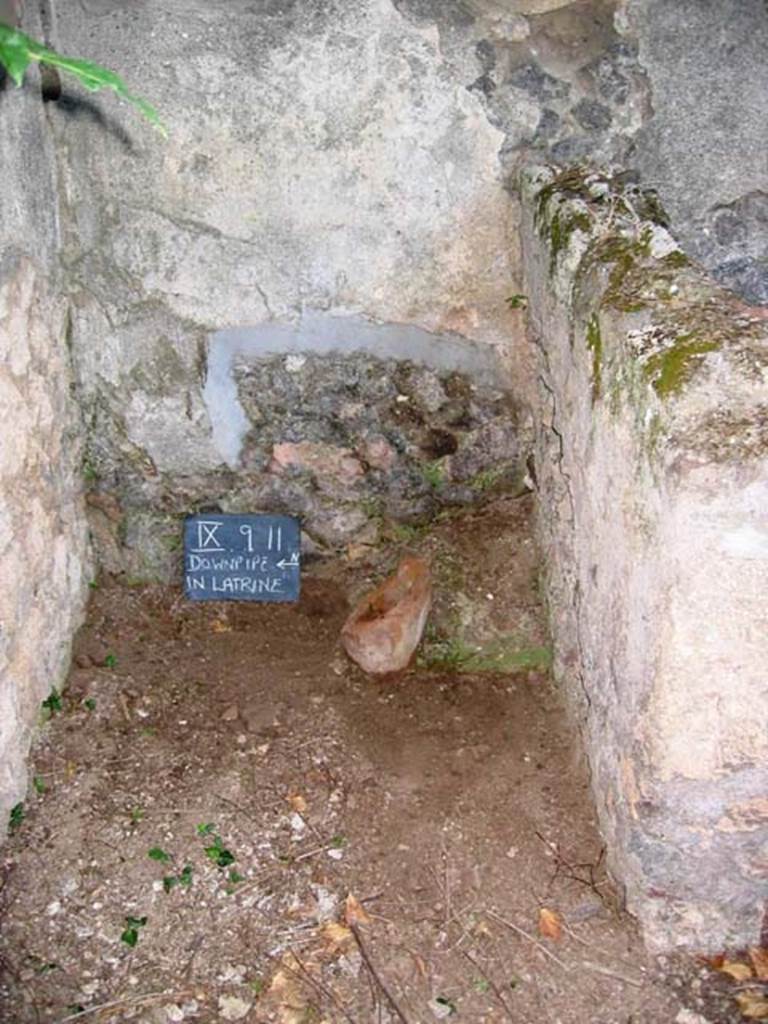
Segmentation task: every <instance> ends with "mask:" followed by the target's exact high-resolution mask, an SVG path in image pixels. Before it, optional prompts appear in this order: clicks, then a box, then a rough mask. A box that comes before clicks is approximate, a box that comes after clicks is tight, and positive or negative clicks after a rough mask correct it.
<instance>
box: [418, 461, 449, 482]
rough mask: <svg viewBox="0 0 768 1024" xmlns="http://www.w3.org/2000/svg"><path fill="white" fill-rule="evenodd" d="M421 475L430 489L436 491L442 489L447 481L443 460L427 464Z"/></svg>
mask: <svg viewBox="0 0 768 1024" xmlns="http://www.w3.org/2000/svg"><path fill="white" fill-rule="evenodd" d="M421 475H422V476H423V477H424V479H425V480H426V482H427V483H428V484H429V486H430V487H432V488H434V489H437V488H438V487H440V486H441V485H442V483H443V481H444V479H445V467H444V466H443V464H442V460H441V459H435V460H434V462H425V463H424V465H423V466H422V467H421Z"/></svg>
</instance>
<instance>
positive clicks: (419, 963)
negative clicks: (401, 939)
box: [410, 950, 429, 981]
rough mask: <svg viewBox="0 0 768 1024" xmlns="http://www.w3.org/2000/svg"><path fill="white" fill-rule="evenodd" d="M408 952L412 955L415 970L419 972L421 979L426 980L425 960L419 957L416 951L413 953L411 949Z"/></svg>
mask: <svg viewBox="0 0 768 1024" xmlns="http://www.w3.org/2000/svg"><path fill="white" fill-rule="evenodd" d="M410 953H411V956H412V957H413V962H414V963H415V964H416V970H417V971H418V972H419V974H420V975H421V977H422V978H423V980H424V981H426V980H427V979H428V977H429V971H428V970H427V962H426V960H424V958H423V957H420V956H419V954H418V953H414V952H413V950H411V951H410Z"/></svg>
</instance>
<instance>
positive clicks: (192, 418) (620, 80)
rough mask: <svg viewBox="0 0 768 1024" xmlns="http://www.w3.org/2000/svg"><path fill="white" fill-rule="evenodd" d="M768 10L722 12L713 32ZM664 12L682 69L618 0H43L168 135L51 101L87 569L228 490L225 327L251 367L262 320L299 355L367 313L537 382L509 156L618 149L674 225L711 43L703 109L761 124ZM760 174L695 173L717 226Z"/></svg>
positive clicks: (100, 99)
mask: <svg viewBox="0 0 768 1024" xmlns="http://www.w3.org/2000/svg"><path fill="white" fill-rule="evenodd" d="M740 2H741V0H729V3H728V4H727V5H726V7H730V6H733V5H734V4H736V5H737V6H738V4H739V3H740ZM758 2H759V0H750V3H749V4H748V5H746V6H747V7H749V11H748V12H746V13H744V12H742V13H741V14H740V15H739V17H738V18H736V17H734V18H733V19H731V18H730V17H729V16H727V14H725V13H724V14H723V15H722V16H721V22H722V31H723V33H724V35H723V39H724V40H725V41H726V42H727V43H728V46H731V45H734V46H737V45H738V44H739V40H740V39H741V38H742V37H743V36H744V35H745V33H746V32H747V26H748V25H750V24H752V22H754V20H755V17H756V12H755V10H753V9H752V8H753V7H754V6H755V4H757V3H758ZM692 3H693V6H694V7H695V3H694V2H693V0H692ZM675 6H676V8H677V7H680V9H681V13H680V15H679V16H678V17H677V20H676V21H675V25H676V28H675V32H674V33H672V36H673V37H674V39H677V40H683V39H686V40H688V42H687V43H686V45H687V46H688V51H687V52H689V53H690V55H694V54H695V58H694V56H691V59H689V60H687V61H686V62H684V63H681V61H680V59H679V54H678V53H677V52H676V51H675V50H674V47H673V46H670V45H668V44H667V43H665V39H667V36H665V34H664V32H665V26H666V27H669V26H668V20H669V18H670V17H672V16H671V15H670V14H669V10H668V8H669V5H668V4H667V5H665V4H663V3H653V4H650V5H646V7H647V9H646V8H645V7H643V5H640V4H635V3H634V2H633V0H626V2H622V3H618V2H614V0H572V2H560V0H557V2H556V0H530V2H527V0H519V2H518V0H514V2H513V0H365V2H362V3H361V2H359V0H333V2H331V3H328V2H325V0H323V2H320V0H311V2H306V0H304V2H301V3H298V2H295V0H285V2H281V3H271V2H270V3H265V4H261V5H254V4H252V3H249V2H247V0H236V2H233V3H230V4H228V5H227V6H226V12H225V11H224V10H223V8H222V6H221V5H215V4H214V5H211V4H208V3H204V2H202V0H193V2H181V0H175V2H172V3H165V2H162V3H161V2H160V0H148V2H147V3H144V4H143V5H142V8H141V15H140V17H139V16H138V15H137V14H136V12H135V11H133V10H132V9H131V8H130V5H125V4H124V3H121V2H119V0H93V2H92V3H89V4H88V7H87V10H85V9H83V8H82V6H81V5H76V4H60V5H55V12H56V17H55V18H54V20H53V25H52V32H53V37H54V39H55V41H56V45H57V46H59V48H60V49H62V50H64V51H66V52H72V53H77V54H80V55H82V56H85V57H88V58H91V59H94V60H98V61H99V62H102V63H105V64H107V65H109V66H110V67H113V68H115V69H116V70H117V71H118V72H120V73H122V74H124V75H125V76H126V77H127V78H128V80H129V81H130V83H131V84H132V86H133V87H134V89H135V90H136V91H138V92H140V93H141V94H142V95H144V96H146V97H147V98H149V99H150V100H152V101H153V102H154V103H155V104H156V105H157V106H158V107H159V108H160V110H161V113H162V116H163V118H164V120H165V122H166V123H167V125H168V127H169V129H170V136H169V139H168V140H167V141H166V140H163V139H162V138H161V137H160V136H159V135H158V134H157V133H155V132H153V131H152V129H151V128H149V127H148V126H147V125H145V124H144V123H143V122H141V121H140V120H139V119H138V117H137V115H136V114H135V112H134V111H133V110H132V109H131V108H128V107H126V106H125V105H120V104H119V103H117V102H116V101H115V99H114V97H113V96H111V95H106V96H102V95H101V94H97V95H92V94H83V92H82V91H81V90H79V89H78V87H77V86H76V85H73V84H72V83H69V82H67V81H66V80H65V81H64V82H63V94H62V96H61V99H60V100H59V101H58V103H57V104H55V105H54V104H51V107H52V108H53V109H52V119H53V122H54V124H55V125H56V128H57V132H58V139H59V143H60V148H61V175H62V182H63V193H62V199H63V203H64V211H65V216H64V219H63V222H64V224H65V229H66V233H65V242H66V244H65V262H66V267H67V271H68V275H69V280H70V282H71V284H72V289H73V297H74V303H73V329H72V343H73V355H74V360H75V365H76V374H77V378H78V383H79V387H80V398H81V401H82V405H83V410H84V417H85V420H86V424H87V427H88V438H89V441H88V455H87V475H88V477H89V481H90V485H91V491H92V495H91V497H92V499H93V500H92V501H91V503H90V508H91V510H92V525H93V529H94V532H95V535H96V538H97V546H98V548H99V554H100V558H101V560H102V562H103V563H104V564H106V565H108V566H109V567H110V568H114V567H122V569H123V570H124V571H125V572H127V573H128V574H129V575H130V576H133V577H136V578H141V577H143V576H144V575H145V570H146V565H147V564H152V565H157V564H159V561H158V560H159V559H160V555H161V553H162V552H161V551H159V549H158V546H157V545H155V548H154V549H153V551H152V552H151V553H150V555H149V557H148V558H142V554H141V553H142V549H145V548H146V546H147V544H150V543H151V542H152V538H153V537H159V536H161V535H165V534H168V535H170V534H172V533H173V531H174V530H175V529H176V524H175V520H174V518H173V517H174V516H177V515H178V514H180V513H181V512H188V511H192V510H193V509H194V508H196V507H199V506H200V505H201V504H205V503H207V502H211V501H213V502H218V503H220V496H221V494H222V491H226V490H227V488H228V487H229V484H228V483H227V481H228V480H229V479H231V478H232V474H233V473H236V472H237V471H238V470H239V469H241V468H243V467H241V466H240V465H239V463H238V461H237V459H233V457H232V451H231V449H230V448H228V447H227V446H226V444H225V445H224V447H222V444H221V438H222V436H224V435H225V434H226V432H227V430H229V432H230V435H231V434H232V432H233V431H235V432H236V431H237V430H240V429H241V428H242V429H243V431H244V432H245V433H247V432H248V431H252V430H253V429H255V427H256V426H257V424H256V423H254V422H250V421H248V422H245V423H244V421H243V417H244V416H246V413H245V411H244V409H243V406H242V404H238V403H237V402H235V403H234V404H233V405H232V406H231V407H230V406H226V405H223V404H222V403H221V402H219V404H218V405H215V404H212V403H211V400H210V399H211V395H212V394H213V395H214V397H215V395H216V393H218V395H219V397H220V398H221V396H222V395H230V396H231V395H234V394H236V392H237V385H236V382H235V380H234V377H233V375H232V371H233V368H234V363H232V362H230V363H228V364H227V365H226V374H227V377H226V379H223V378H222V377H221V374H220V371H222V367H224V365H225V363H226V361H227V359H228V353H229V348H228V346H229V344H230V342H229V341H228V340H227V338H228V337H231V335H230V334H228V332H231V331H240V330H245V331H250V332H251V333H250V337H251V338H252V339H253V344H252V345H251V348H250V349H249V350H248V352H247V353H244V354H243V358H245V357H246V356H247V358H248V359H250V360H251V361H252V362H253V365H254V366H256V365H257V364H258V358H259V352H258V351H256V349H255V348H254V347H253V346H254V345H255V344H256V339H258V340H259V341H258V343H259V344H260V345H262V346H263V350H264V352H267V353H276V352H279V351H283V350H284V346H283V342H284V339H285V338H287V337H290V339H291V350H292V351H298V352H302V351H303V352H308V353H310V354H311V353H312V352H315V351H318V349H317V344H318V341H321V342H322V344H323V346H324V347H323V351H328V350H329V347H330V348H332V346H329V344H328V343H329V339H330V340H333V338H334V337H336V338H337V339H338V342H339V346H340V347H344V350H345V351H351V350H353V349H354V347H355V344H354V335H355V333H357V334H358V336H359V338H360V339H361V340H360V345H359V346H358V348H359V349H362V350H367V351H370V349H371V346H372V345H373V344H376V345H380V346H381V347H382V349H383V350H385V351H386V349H387V344H388V339H389V337H390V336H391V332H392V331H395V332H397V331H400V332H402V334H401V336H402V338H403V339H405V338H414V339H415V341H414V343H415V345H416V347H417V348H418V349H422V350H426V349H431V350H438V349H451V348H455V347H456V346H462V345H463V346H465V347H466V349H467V351H468V352H470V353H473V352H476V350H477V348H478V346H483V345H485V346H487V347H488V348H489V349H493V350H494V352H495V353H496V362H497V368H498V381H499V383H500V384H501V385H503V386H504V387H505V388H509V389H511V391H512V392H513V393H514V395H515V396H516V398H517V399H518V401H519V400H521V399H524V398H525V396H526V395H527V394H528V393H529V392H530V390H531V389H532V386H533V375H532V371H531V366H530V361H529V359H528V349H527V347H526V346H525V344H524V316H523V314H522V312H521V311H520V309H519V308H518V309H510V308H508V306H507V304H506V302H505V300H506V299H507V298H508V297H509V296H511V295H514V294H516V293H519V292H520V291H522V290H523V289H522V285H521V273H522V272H521V267H520V258H519V241H518V240H519V231H518V225H519V216H520V211H519V203H518V200H517V197H516V196H515V195H514V190H513V189H512V188H511V187H510V180H511V179H512V178H513V177H514V175H515V174H516V173H517V170H518V168H519V165H520V163H521V161H523V160H525V159H527V158H528V157H529V156H530V154H532V153H533V154H538V156H537V159H538V158H546V159H552V160H554V161H560V162H567V163H571V162H574V161H580V160H589V161H597V162H599V163H602V164H605V165H611V166H620V167H622V168H624V169H626V170H627V173H628V174H629V175H630V176H631V175H634V176H635V177H639V176H641V175H642V176H644V177H645V178H647V179H649V180H650V181H651V182H652V183H653V184H654V185H655V186H657V187H658V189H659V190H660V191H661V193H662V197H663V198H666V197H667V195H668V196H669V199H670V202H671V204H672V209H673V214H674V216H673V220H674V221H675V223H678V222H679V223H681V224H683V225H684V224H685V223H686V222H687V221H691V220H692V210H691V207H690V200H686V202H688V205H685V202H683V201H682V198H683V197H684V196H686V195H688V196H691V195H694V194H698V190H689V191H688V192H687V193H686V192H685V189H684V188H682V187H680V183H679V180H678V178H677V177H676V176H675V175H674V174H672V170H671V169H672V168H673V166H674V165H675V162H676V161H678V159H679V160H680V161H682V162H683V163H685V161H683V157H684V156H685V154H684V153H682V152H681V150H680V146H678V145H677V143H676V142H675V139H677V138H678V137H680V138H687V135H686V133H685V131H683V130H682V126H681V125H680V124H679V123H678V122H677V121H674V117H675V116H676V115H675V111H676V110H677V109H678V106H677V97H678V96H681V97H684V98H685V107H686V109H688V108H689V107H691V104H692V102H693V97H695V96H696V95H699V94H700V93H701V88H700V82H699V79H698V78H697V74H698V71H697V69H698V68H699V67H700V66H707V67H709V66H714V65H713V62H715V61H716V62H717V67H718V69H719V71H718V74H719V76H720V79H722V82H723V83H727V84H728V88H727V89H725V88H724V89H723V90H721V93H722V96H721V100H720V108H719V113H718V117H720V118H724V117H725V116H726V114H725V113H724V111H726V110H727V117H728V118H729V123H732V124H733V125H734V126H736V127H735V129H734V130H736V129H738V133H739V138H747V137H748V136H749V133H750V131H752V129H753V128H754V124H753V122H752V121H751V120H750V119H749V118H746V117H745V116H743V115H742V113H741V107H740V105H739V100H738V90H737V89H735V88H734V83H735V82H736V78H737V76H734V73H733V68H732V65H733V61H731V62H730V65H729V64H728V57H727V54H724V53H721V52H720V50H718V49H717V47H716V46H715V44H714V43H713V41H712V39H713V37H712V35H711V34H707V33H704V32H701V31H698V32H696V34H695V38H693V39H689V34H687V33H686V30H685V25H686V24H687V22H686V21H685V19H686V18H687V19H688V21H689V22H690V24H691V25H692V26H698V27H699V28H701V24H700V19H701V17H702V15H700V14H697V12H696V11H695V10H692V9H691V3H686V4H683V5H675ZM708 6H709V5H708ZM741 6H742V8H743V7H745V5H744V4H742V5H741ZM710 14H711V12H710ZM697 19H699V20H697ZM747 34H748V33H747ZM726 48H727V47H726ZM721 49H722V47H721ZM751 52H752V50H750V53H751ZM681 68H682V69H683V70H684V71H685V74H683V75H681V74H679V71H680V69H681ZM755 89H758V90H759V87H758V86H755ZM750 95H752V91H750ZM721 108H722V109H721ZM750 109H751V108H750ZM697 124H698V125H699V127H700V138H699V139H698V143H697V145H698V150H702V151H703V152H706V153H707V154H708V155H710V156H711V159H710V160H709V162H708V165H707V166H708V168H709V170H708V172H707V177H708V181H709V182H710V183H716V182H718V181H720V180H726V178H727V180H728V181H732V176H728V175H726V173H725V171H726V169H727V156H726V153H725V152H724V151H723V149H722V147H720V146H718V145H715V141H716V136H717V132H716V130H715V129H716V127H717V126H716V124H715V122H714V121H713V120H712V119H710V121H706V119H702V118H699V120H698V121H697ZM643 133H647V139H648V140H649V141H648V145H644V146H642V147H640V146H638V140H639V139H644V138H646V135H644V134H643ZM707 140H710V142H711V145H710V143H709V142H708V141H707ZM697 152H698V151H697ZM654 159H655V163H654ZM696 159H697V160H698V159H699V156H698V155H697V157H696ZM689 164H690V159H688V163H685V166H688V165H689ZM681 166H682V164H681ZM758 177H759V175H758ZM753 178H754V180H753ZM760 187H761V186H760V184H759V181H758V180H757V177H755V176H754V175H753V176H752V177H751V178H750V182H749V188H748V192H749V195H748V196H746V197H744V196H741V193H739V194H738V195H737V194H736V193H735V192H734V190H733V189H732V188H730V187H729V188H728V189H726V190H725V191H723V192H720V191H718V188H717V187H716V186H713V187H712V188H710V189H709V191H708V192H707V193H706V202H707V204H708V208H709V207H711V208H712V209H714V206H717V205H718V204H720V205H722V204H725V205H726V206H728V210H729V211H730V212H729V213H728V214H727V217H726V215H725V214H723V217H725V220H723V218H722V217H721V218H720V220H718V224H719V225H720V228H718V231H719V232H720V235H719V236H718V237H720V236H721V235H723V232H726V234H727V231H728V230H731V229H732V230H731V233H732V234H733V233H734V232H736V234H738V233H739V231H741V230H742V228H741V227H740V226H739V225H742V227H743V224H742V221H744V217H747V219H750V218H751V220H750V224H751V225H753V222H754V223H757V220H759V216H760V198H759V195H757V193H756V192H755V190H758V191H759V188H760ZM753 193H755V195H753ZM756 195H757V198H755V196H756ZM739 196H741V198H739ZM750 197H751V198H750ZM737 200H738V202H737ZM742 200H743V201H742ZM734 202H736V206H733V203H734ZM713 204H714V206H713ZM729 204H730V205H729ZM745 204H746V205H745ZM737 207H738V209H737ZM710 212H711V211H710ZM699 213H700V214H701V216H699V217H698V220H696V218H693V219H694V220H696V223H697V224H698V223H701V224H702V225H703V224H704V221H703V220H702V219H701V218H702V217H704V219H705V220H706V218H707V217H710V214H709V213H706V211H705V212H702V211H699ZM697 216H698V214H697ZM712 216H714V214H713V215H712ZM728 218H730V220H729V219H728ZM734 218H736V219H735V220H734ZM739 218H741V220H739ZM756 218H757V220H756ZM710 219H711V218H710ZM726 220H727V224H726ZM721 221H722V223H721ZM737 222H738V223H737ZM706 223H707V224H709V221H707V222H706ZM728 225H731V228H730V229H729V228H728ZM705 226H706V225H705ZM753 226H754V225H753ZM721 229H722V230H721ZM744 230H746V229H744ZM751 230H752V229H751V228H750V231H751ZM723 237H725V236H724V235H723ZM734 237H735V236H734ZM749 238H750V240H749V241H748V242H745V243H744V245H743V246H741V248H740V249H739V248H738V246H737V247H736V249H735V250H734V253H735V257H738V258H739V259H740V258H741V257H742V256H743V255H744V253H745V252H746V251H747V249H748V250H749V252H750V253H753V251H754V253H758V250H759V249H760V245H761V244H762V243H761V242H760V232H759V231H757V232H756V233H755V231H752V233H751V234H750V236H749ZM739 244H740V243H739ZM745 246H746V248H745ZM737 250H738V251H737ZM742 250H744V252H742ZM726 256H727V253H726V254H725V255H724V254H723V252H721V251H720V250H718V254H717V260H719V261H720V262H722V261H723V260H725V259H726ZM750 266H752V264H750ZM753 270H754V267H753ZM755 272H757V271H755ZM750 273H752V271H750ZM737 276H738V275H737ZM753 276H754V275H753ZM750 280H752V278H750ZM406 358H407V353H406ZM417 361H418V360H417ZM428 365H431V364H430V363H428ZM211 382H213V383H214V384H216V385H217V386H218V384H222V388H220V389H219V391H218V392H216V389H215V388H213V389H212V388H211ZM246 418H247V417H246ZM235 421H238V422H235ZM227 423H228V424H229V425H228V426H227ZM222 424H223V426H222ZM222 431H223V432H224V433H222ZM238 451H239V448H238ZM229 489H230V490H231V492H232V494H234V493H235V491H236V489H235V488H229ZM284 511H291V509H290V508H285V509H284ZM115 535H117V537H118V540H119V543H118V544H117V545H115V544H114V543H113V540H112V539H110V538H114V536H115ZM348 539H354V537H349V538H348ZM171 540H172V538H171ZM163 545H166V546H167V541H166V540H161V541H160V546H161V547H162V546H163ZM166 561H167V559H166Z"/></svg>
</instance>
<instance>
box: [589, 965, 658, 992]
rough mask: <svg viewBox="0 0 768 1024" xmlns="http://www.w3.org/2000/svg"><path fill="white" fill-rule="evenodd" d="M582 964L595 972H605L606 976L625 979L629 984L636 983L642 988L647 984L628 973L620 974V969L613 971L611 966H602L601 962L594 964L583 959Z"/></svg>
mask: <svg viewBox="0 0 768 1024" xmlns="http://www.w3.org/2000/svg"><path fill="white" fill-rule="evenodd" d="M581 966H582V967H584V968H586V970H588V971H592V972H593V973H594V974H603V975H605V977H606V978H614V979H615V980H616V981H623V982H624V983H625V984H627V985H634V987H635V988H642V987H643V985H644V984H645V982H643V981H638V980H637V978H629V977H627V975H626V974H619V973H618V971H612V970H611V969H610V968H609V967H602V966H601V965H600V964H593V963H591V962H590V961H589V960H582V961H581Z"/></svg>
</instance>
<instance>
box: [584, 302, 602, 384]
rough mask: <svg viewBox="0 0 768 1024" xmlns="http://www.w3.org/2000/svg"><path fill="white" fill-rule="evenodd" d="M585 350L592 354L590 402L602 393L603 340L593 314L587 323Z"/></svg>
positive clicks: (598, 322)
mask: <svg viewBox="0 0 768 1024" xmlns="http://www.w3.org/2000/svg"><path fill="white" fill-rule="evenodd" d="M587 350H588V351H589V352H591V353H592V402H593V403H594V402H596V401H597V400H598V398H600V394H601V392H602V361H603V338H602V335H601V333H600V318H599V316H598V315H597V313H593V314H592V316H591V317H590V318H589V322H588V323H587Z"/></svg>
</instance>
